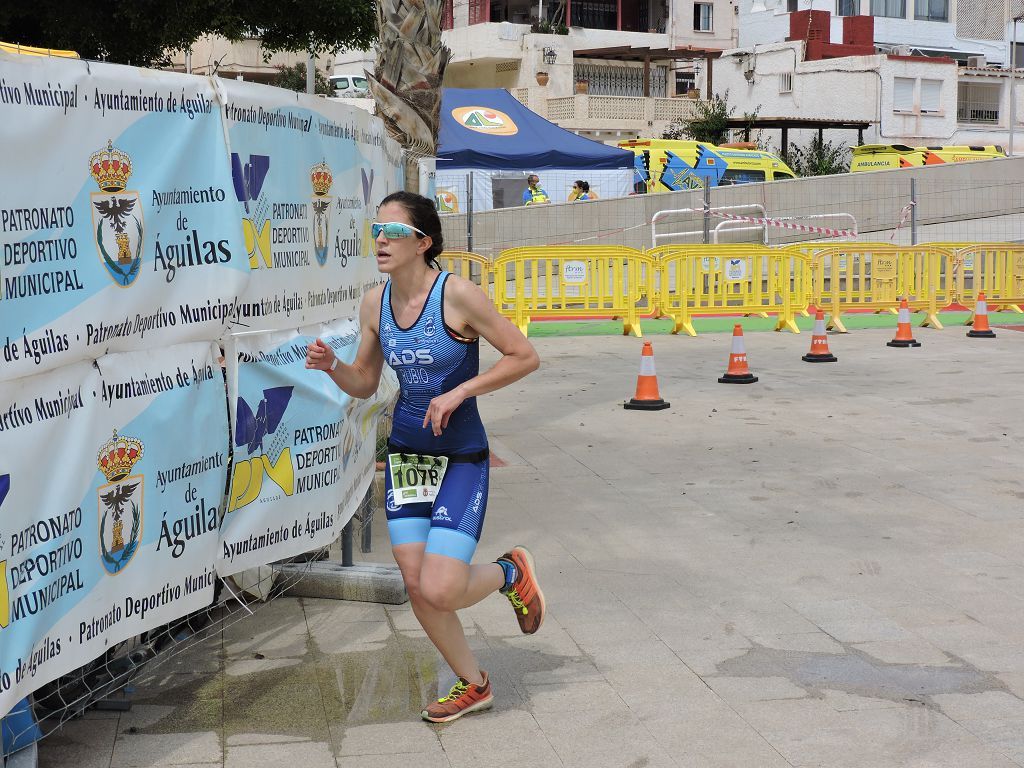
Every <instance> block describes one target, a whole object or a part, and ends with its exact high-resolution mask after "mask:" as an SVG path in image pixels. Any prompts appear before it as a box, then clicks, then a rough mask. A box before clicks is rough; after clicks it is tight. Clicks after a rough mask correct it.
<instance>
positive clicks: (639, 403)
mask: <svg viewBox="0 0 1024 768" xmlns="http://www.w3.org/2000/svg"><path fill="white" fill-rule="evenodd" d="M622 407H623V408H625V409H626V410H627V411H661V410H664V409H665V408H668V407H669V404H668V403H666V402H665V401H664V400H637V399H636V398H635V397H631V398H629V402H628V403H623V404H622Z"/></svg>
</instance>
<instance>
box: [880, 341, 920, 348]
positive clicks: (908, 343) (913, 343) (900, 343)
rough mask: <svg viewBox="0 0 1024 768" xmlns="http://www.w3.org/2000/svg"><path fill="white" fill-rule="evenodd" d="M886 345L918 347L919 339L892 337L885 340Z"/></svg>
mask: <svg viewBox="0 0 1024 768" xmlns="http://www.w3.org/2000/svg"><path fill="white" fill-rule="evenodd" d="M885 346H887V347H920V346H921V342H920V341H914V340H913V339H893V340H892V341H887V342H885Z"/></svg>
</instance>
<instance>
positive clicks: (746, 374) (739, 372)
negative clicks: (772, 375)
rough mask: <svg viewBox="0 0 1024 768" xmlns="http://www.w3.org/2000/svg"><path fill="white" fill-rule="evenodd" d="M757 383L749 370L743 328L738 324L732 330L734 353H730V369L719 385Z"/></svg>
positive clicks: (755, 377) (719, 381)
mask: <svg viewBox="0 0 1024 768" xmlns="http://www.w3.org/2000/svg"><path fill="white" fill-rule="evenodd" d="M755 381H757V376H754V375H753V374H752V373H751V372H750V369H749V368H747V350H746V349H745V348H744V347H743V326H742V325H740V324H739V323H736V326H735V327H734V328H733V329H732V352H730V353H729V367H728V369H727V370H726V371H725V375H724V376H722V377H721V378H720V379H719V380H718V383H719V384H753V383H754V382H755Z"/></svg>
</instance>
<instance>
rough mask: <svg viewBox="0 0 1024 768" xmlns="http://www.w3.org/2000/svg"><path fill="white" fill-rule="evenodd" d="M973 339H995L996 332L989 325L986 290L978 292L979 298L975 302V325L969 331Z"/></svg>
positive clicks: (968, 333)
mask: <svg viewBox="0 0 1024 768" xmlns="http://www.w3.org/2000/svg"><path fill="white" fill-rule="evenodd" d="M967 335H968V336H970V337H971V338H972V339H994V338H995V337H996V332H995V331H993V330H992V329H991V328H990V327H989V325H988V303H987V302H986V301H985V292H984V291H979V292H978V300H977V301H976V302H975V304H974V327H973V328H972V329H971V330H969V331H968V332H967Z"/></svg>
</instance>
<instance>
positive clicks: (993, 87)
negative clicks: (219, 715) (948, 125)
mask: <svg viewBox="0 0 1024 768" xmlns="http://www.w3.org/2000/svg"><path fill="white" fill-rule="evenodd" d="M1002 90H1003V86H1002V83H971V82H960V83H957V94H956V119H957V121H958V122H961V123H985V124H987V125H996V124H997V123H998V122H999V97H1000V95H1001V93H1002Z"/></svg>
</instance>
